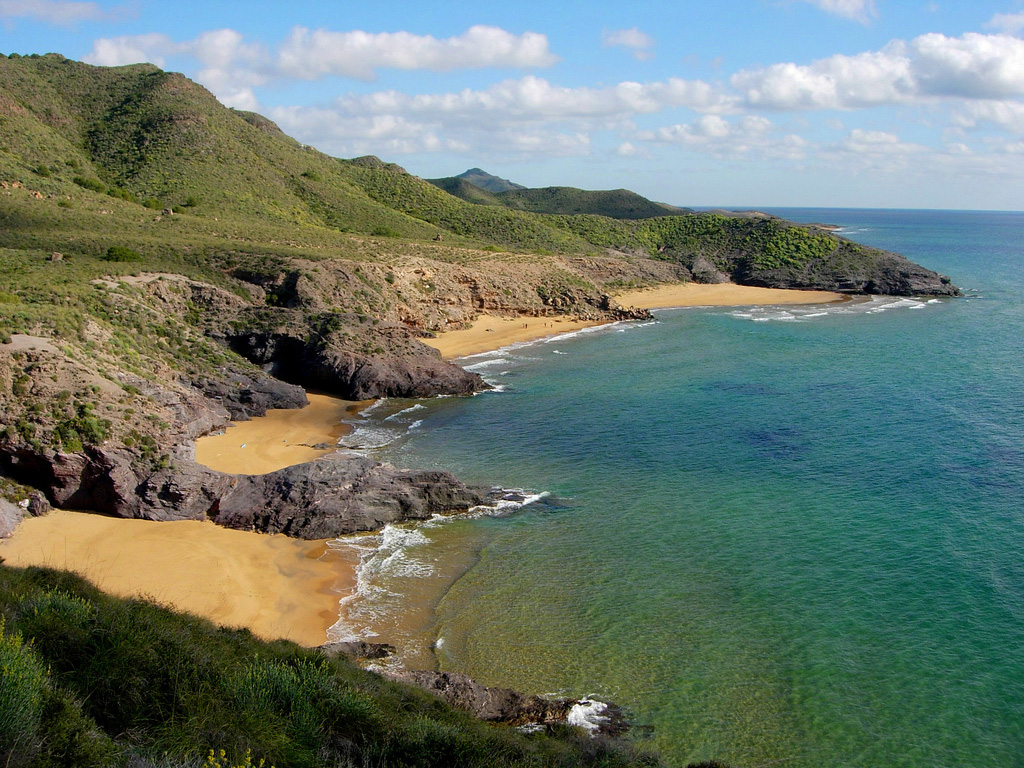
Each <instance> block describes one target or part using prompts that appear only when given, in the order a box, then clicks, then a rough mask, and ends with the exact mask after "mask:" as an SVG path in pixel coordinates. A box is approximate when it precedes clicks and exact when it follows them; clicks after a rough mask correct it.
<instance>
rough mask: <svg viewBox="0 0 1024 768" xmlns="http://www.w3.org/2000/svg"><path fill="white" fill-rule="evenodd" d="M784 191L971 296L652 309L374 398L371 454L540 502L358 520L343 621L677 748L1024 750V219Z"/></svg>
mask: <svg viewBox="0 0 1024 768" xmlns="http://www.w3.org/2000/svg"><path fill="white" fill-rule="evenodd" d="M772 212H773V213H778V214H779V215H782V216H785V217H787V218H790V219H794V220H797V221H805V222H826V223H832V224H837V225H840V226H842V227H843V230H842V234H844V235H846V236H847V237H850V238H851V239H853V240H856V241H858V242H861V243H865V244H869V245H874V246H880V247H883V248H887V249H891V250H895V251H898V252H901V253H903V254H905V255H906V256H908V257H909V258H911V259H913V260H915V261H918V262H920V263H922V264H924V265H925V266H928V267H930V268H932V269H936V270H938V271H940V272H942V273H944V274H948V275H950V276H951V277H952V278H953V280H954V282H955V283H957V284H958V285H959V286H961V287H962V288H963V289H964V290H965V293H966V296H965V297H964V298H962V299H950V300H946V299H944V300H932V301H928V300H921V301H917V300H907V299H889V298H886V299H878V298H876V299H869V300H866V301H854V302H848V303H842V304H834V305H823V306H815V307H804V308H788V309H787V308H779V307H773V308H760V309H749V308H747V309H744V308H723V309H680V310H666V311H660V312H658V313H657V322H656V323H632V324H620V325H615V326H611V327H606V328H603V329H600V330H596V331H592V332H586V333H581V334H578V335H575V336H573V337H569V338H564V337H563V338H559V339H555V340H553V341H546V342H542V343H535V344H530V345H523V346H520V347H517V348H513V349H509V350H503V351H500V352H498V353H494V354H489V355H483V356H477V357H473V358H469V359H467V360H465V361H464V362H465V364H467V365H469V366H472V367H473V369H474V370H477V371H479V372H480V373H482V374H483V375H484V376H485V378H487V379H488V380H489V381H491V382H493V383H495V384H497V385H498V387H499V389H500V391H496V392H492V393H487V394H483V395H479V396H476V397H471V398H442V399H438V400H433V401H423V402H413V401H386V402H384V403H383V404H381V405H379V406H377V407H375V408H373V409H371V411H370V413H369V414H368V415H367V417H366V419H365V421H364V423H362V424H360V425H359V428H358V429H357V432H356V436H357V437H358V439H360V440H363V441H364V442H365V443H367V444H376V445H379V446H382V447H380V448H377V449H376V450H375V455H379V456H380V457H381V458H382V459H384V460H387V461H391V462H393V463H395V464H398V465H403V466H415V467H442V468H447V469H451V470H452V471H454V472H455V473H456V474H457V475H459V476H460V477H461V478H462V479H464V480H467V481H471V482H475V483H480V484H486V485H498V486H502V487H506V488H521V489H526V490H528V491H530V492H532V493H537V494H543V497H542V498H540V499H539V500H537V501H536V502H534V503H531V504H528V505H526V506H524V507H522V508H520V509H518V510H515V511H510V513H508V514H506V515H503V516H481V517H478V518H476V519H472V520H459V521H453V522H447V523H443V524H438V523H434V524H429V525H427V526H422V527H419V528H416V529H403V528H392V529H388V530H387V531H386V532H385V533H384V535H383V536H377V537H366V538H365V539H363V540H362V541H361V542H359V544H360V545H361V546H364V547H365V548H366V550H365V562H364V568H363V574H362V575H363V582H362V585H361V591H360V595H359V596H358V597H357V598H355V599H354V600H352V601H351V602H350V603H349V605H348V608H349V615H348V618H347V619H346V620H345V622H343V624H342V625H339V629H338V631H339V633H341V634H344V633H346V632H353V633H357V634H362V635H367V634H371V633H376V634H377V635H379V636H380V637H381V638H382V639H385V640H388V641H392V642H395V643H396V644H399V645H401V646H402V647H403V649H404V650H403V655H402V656H401V657H400V659H399V662H401V663H410V664H418V663H422V664H437V665H438V666H439V667H440V668H442V669H447V670H455V671H460V672H465V673H468V674H469V675H471V676H473V677H475V678H477V679H479V680H480V681H482V682H485V683H488V684H492V685H494V684H497V685H503V686H510V687H517V688H521V689H524V690H528V691H532V692H541V693H557V694H569V695H574V696H582V695H588V694H590V695H594V696H597V697H599V698H601V699H605V700H612V701H615V702H617V703H619V704H620V705H622V706H623V707H624V708H625V709H626V711H627V713H628V715H629V716H630V718H631V719H632V721H633V722H634V723H636V724H637V726H638V727H637V728H636V730H635V732H634V733H635V737H636V738H637V739H638V740H639V741H641V742H642V743H647V744H649V745H651V746H653V747H655V748H656V749H658V750H659V751H660V752H661V753H662V754H663V756H664V757H665V759H666V760H667V761H668V762H669V763H670V764H671V765H679V766H682V765H685V764H686V763H687V762H689V761H696V760H701V759H712V758H714V759H718V760H721V761H725V762H728V763H730V764H732V765H734V766H744V767H753V766H769V765H771V766H776V765H779V766H786V767H787V768H789V767H792V768H798V767H799V768H805V767H807V768H809V767H810V766H816V767H818V766H865V767H867V766H871V767H872V768H879V767H884V766H915V767H918V766H957V767H958V768H962V767H965V766H979V767H981V766H985V767H986V768H987V767H989V766H1024V214H1021V213H994V212H993V213H985V212H951V211H892V210H839V209H830V210H817V209H785V210H781V209H780V210H772ZM428 648H430V649H431V650H424V649H428ZM417 649H418V650H417Z"/></svg>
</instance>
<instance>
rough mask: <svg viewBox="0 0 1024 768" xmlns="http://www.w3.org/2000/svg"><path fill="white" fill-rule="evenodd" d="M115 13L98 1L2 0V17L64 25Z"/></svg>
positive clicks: (0, 5)
mask: <svg viewBox="0 0 1024 768" xmlns="http://www.w3.org/2000/svg"><path fill="white" fill-rule="evenodd" d="M115 15H117V12H108V11H105V10H103V9H102V8H101V7H100V6H99V4H98V3H93V2H79V1H78V0H0V18H7V19H35V20H36V21H45V22H48V23H50V24H59V25H62V26H64V25H69V24H76V23H78V22H80V21H101V20H104V19H109V18H111V17H112V16H115Z"/></svg>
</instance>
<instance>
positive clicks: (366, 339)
mask: <svg viewBox="0 0 1024 768" xmlns="http://www.w3.org/2000/svg"><path fill="white" fill-rule="evenodd" d="M240 327H241V328H243V330H240V331H232V330H230V329H229V330H226V331H224V332H223V335H222V336H221V338H222V339H223V340H224V341H225V342H226V343H227V344H228V345H229V346H230V347H231V348H232V349H233V350H235V351H236V352H238V353H239V354H240V355H242V356H243V357H245V358H247V359H248V360H250V361H252V362H254V363H256V364H257V365H261V366H264V367H265V368H266V369H267V370H269V371H270V372H271V373H272V374H273V375H275V376H277V377H279V378H281V379H284V380H285V381H290V382H292V383H294V384H300V385H302V386H304V387H308V388H311V389H320V390H323V391H326V392H330V393H332V394H335V395H338V396H339V397H344V398H347V399H350V400H367V399H370V398H375V397H431V396H433V395H442V394H469V393H471V392H479V391H481V390H484V389H487V388H488V387H487V384H485V383H484V380H483V379H482V378H480V376H479V375H477V374H474V373H469V372H468V371H464V370H462V369H461V368H459V367H457V366H455V365H452V364H451V363H446V362H445V361H444V360H442V359H441V355H440V354H439V353H438V352H437V350H435V349H432V348H430V347H428V346H426V345H425V344H423V343H422V342H420V341H419V340H418V339H417V338H416V337H415V336H414V335H413V332H412V331H410V330H409V329H408V328H406V327H404V326H402V325H400V324H398V323H384V322H379V321H373V320H370V319H369V318H366V317H365V316H364V317H362V318H360V317H358V316H353V315H343V314H341V313H336V312H327V313H323V314H321V315H318V316H316V317H310V316H309V315H303V314H301V313H300V312H298V311H297V310H288V309H278V310H258V311H254V312H251V313H249V314H248V315H247V316H246V318H245V322H243V323H242V324H241V325H240Z"/></svg>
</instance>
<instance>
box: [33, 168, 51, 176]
mask: <svg viewBox="0 0 1024 768" xmlns="http://www.w3.org/2000/svg"><path fill="white" fill-rule="evenodd" d="M32 170H33V171H35V172H36V175H37V176H42V177H43V178H44V179H48V178H49V177H50V169H49V168H47V167H46V166H45V165H37V166H36V167H35V168H33V169H32Z"/></svg>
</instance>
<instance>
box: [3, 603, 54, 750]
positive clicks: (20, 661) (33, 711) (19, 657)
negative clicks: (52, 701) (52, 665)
mask: <svg viewBox="0 0 1024 768" xmlns="http://www.w3.org/2000/svg"><path fill="white" fill-rule="evenodd" d="M45 684H46V670H45V669H44V668H43V664H42V662H41V661H40V660H39V658H38V657H37V656H36V654H35V653H34V652H33V650H32V649H31V648H30V647H28V646H27V645H26V644H25V643H24V641H23V640H22V639H21V634H20V633H14V634H8V633H6V632H5V629H4V620H3V618H2V617H0V762H2V763H3V764H4V765H5V766H15V765H21V764H22V761H25V763H27V762H28V761H29V760H30V759H31V758H32V757H33V755H32V752H34V751H35V750H34V749H32V747H35V743H36V741H37V735H38V732H39V724H40V720H41V716H42V709H43V700H44V688H45Z"/></svg>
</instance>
